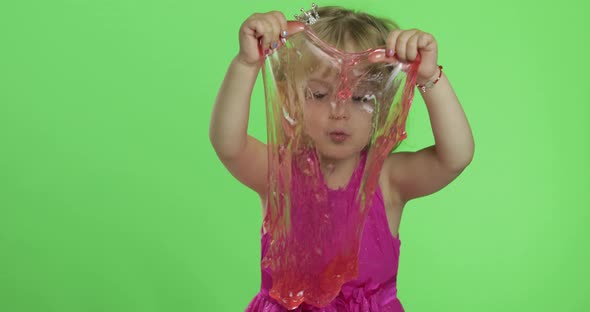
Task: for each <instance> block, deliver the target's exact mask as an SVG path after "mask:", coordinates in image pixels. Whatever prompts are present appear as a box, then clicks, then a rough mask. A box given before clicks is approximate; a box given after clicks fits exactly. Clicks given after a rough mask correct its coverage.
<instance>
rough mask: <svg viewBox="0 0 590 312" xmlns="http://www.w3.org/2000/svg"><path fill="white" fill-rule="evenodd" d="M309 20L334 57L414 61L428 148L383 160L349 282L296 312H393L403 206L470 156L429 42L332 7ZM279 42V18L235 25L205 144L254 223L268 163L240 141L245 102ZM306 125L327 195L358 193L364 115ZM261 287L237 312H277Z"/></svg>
mask: <svg viewBox="0 0 590 312" xmlns="http://www.w3.org/2000/svg"><path fill="white" fill-rule="evenodd" d="M317 13H318V14H319V19H317V21H315V20H314V23H313V24H312V23H310V24H312V25H309V26H310V27H311V28H312V30H313V31H314V32H315V33H316V34H317V35H318V36H319V37H320V38H321V39H323V40H324V41H326V42H328V43H331V44H333V45H334V46H335V47H336V48H338V49H341V50H345V51H347V52H360V51H365V50H367V49H369V48H375V47H379V46H382V47H385V48H386V51H387V52H386V53H385V55H384V56H383V57H384V58H386V59H394V58H395V59H396V60H399V61H401V62H413V61H414V60H415V59H416V58H417V56H418V54H419V55H420V57H421V62H420V65H419V68H418V74H417V85H418V90H419V91H420V93H421V95H422V97H423V99H424V102H425V103H426V106H427V109H428V113H429V116H430V121H431V125H432V130H433V134H434V139H435V144H434V145H432V146H430V147H427V148H424V149H422V150H419V151H416V152H398V153H392V154H390V155H389V156H388V157H387V158H386V159H385V161H384V163H383V166H382V167H381V171H380V172H379V173H378V175H379V178H378V187H377V190H376V192H375V194H374V199H375V200H372V201H371V204H370V207H369V212H368V215H367V219H366V222H365V224H364V230H363V233H362V242H361V248H360V254H359V274H358V276H357V278H356V279H355V280H352V281H350V282H347V283H346V284H344V285H343V286H342V288H341V292H340V293H339V295H338V296H337V297H336V298H335V299H334V300H333V302H332V303H331V304H329V305H328V306H326V307H322V308H318V307H314V306H311V305H309V304H306V303H303V304H301V305H300V306H299V307H297V309H296V311H326V312H328V311H403V307H402V304H401V302H400V301H399V299H398V298H397V288H396V277H397V265H398V257H399V248H400V244H401V241H400V239H399V234H398V229H399V225H400V220H401V215H402V211H403V207H404V206H405V204H406V203H407V202H408V201H409V200H411V199H414V198H418V197H422V196H426V195H428V194H432V193H434V192H436V191H438V190H440V189H442V188H443V187H445V186H446V185H448V184H449V183H450V182H451V181H452V180H454V179H455V178H456V177H457V176H458V175H459V174H460V173H461V172H462V171H463V170H464V169H465V167H466V166H467V165H468V164H469V163H470V162H471V159H472V157H473V151H474V142H473V137H472V134H471V129H470V127H469V125H468V122H467V120H466V117H465V115H464V113H463V110H462V108H461V105H460V103H459V101H458V99H457V97H456V95H455V93H454V92H453V90H452V88H451V85H450V83H449V80H448V79H447V77H446V76H445V74H444V73H443V72H442V67H440V66H438V63H437V61H438V60H437V44H436V41H435V39H434V37H433V36H432V35H431V34H428V33H425V32H422V31H420V30H417V29H411V30H401V29H399V28H398V27H397V26H396V25H395V23H393V22H391V21H389V20H386V19H381V18H377V17H374V16H372V15H369V14H365V13H360V12H354V11H351V10H347V9H344V8H340V7H325V8H319V9H318V10H317ZM288 36H289V29H288V24H287V20H286V18H285V16H284V15H283V14H282V13H280V12H269V13H264V14H254V15H252V16H250V17H249V18H248V19H247V20H246V21H245V22H244V23H243V24H242V26H241V28H240V32H239V41H240V51H239V53H238V54H237V56H236V57H235V58H234V59H233V61H232V63H231V65H230V67H229V69H228V71H227V74H226V77H225V79H224V82H223V84H222V86H221V88H220V91H219V94H218V96H217V99H216V102H215V107H214V109H213V114H212V119H211V127H210V139H211V143H212V145H213V147H214V148H215V151H216V152H217V155H218V156H219V158H220V160H221V161H222V162H223V164H224V165H225V166H226V168H227V169H228V170H229V171H230V172H231V174H232V175H233V176H234V177H236V178H237V179H238V180H239V181H240V182H242V183H243V184H245V185H246V186H248V187H249V188H251V189H252V190H254V191H256V192H257V193H258V194H259V196H260V198H261V201H262V209H263V215H265V214H266V207H267V199H268V194H267V191H268V181H267V178H268V167H269V166H268V153H267V147H266V145H265V144H263V143H261V142H260V141H258V140H257V139H255V138H253V137H251V136H249V135H248V134H247V127H248V116H249V106H250V95H251V92H252V89H253V87H254V83H255V81H256V77H257V75H258V72H259V70H260V69H261V65H262V62H261V58H262V57H264V55H266V54H269V53H273V50H275V49H277V48H278V47H279V46H280V45H281V42H282V41H281V40H282V39H284V38H287V37H288ZM259 45H261V46H259ZM260 51H262V54H263V55H262V56H261V53H260ZM311 116H313V117H311V118H309V120H306V122H307V123H309V125H307V127H306V129H308V132H309V133H308V135H309V136H310V137H312V138H313V140H314V144H315V148H316V149H317V152H318V157H319V160H320V168H321V171H322V173H323V174H324V181H325V183H326V185H327V186H328V188H329V189H331V190H334V191H337V190H346V189H347V188H349V187H354V186H355V185H358V182H359V176H360V175H359V174H358V172H359V171H362V170H363V167H364V162H363V153H362V151H363V149H364V147H366V146H367V144H368V140H369V133H370V131H371V128H370V120H369V119H367V118H366V114H365V113H362V112H360V111H359V110H355V109H353V108H350V107H346V106H342V107H340V106H339V107H331V108H329V106H326V107H325V108H323V109H316V110H315V111H313V114H311ZM334 129H346V131H343V130H338V131H333V130H334ZM376 174H377V173H376ZM262 232H263V233H262V234H263V236H262V256H263V257H264V254H265V252H266V250H267V248H268V237H267V236H266V234H267V233H266V229H263V231H262ZM271 286H272V280H271V279H270V276H269V275H268V274H267V272H265V271H264V270H263V272H262V285H261V290H260V292H259V293H258V294H257V295H256V297H255V298H254V299H253V300H252V302H251V303H250V305H249V306H248V308H247V310H246V311H250V312H255V311H268V312H278V311H287V309H286V308H284V307H283V306H282V305H281V304H279V303H278V302H276V301H275V300H274V299H273V298H271V297H270V296H269V289H270V288H271Z"/></svg>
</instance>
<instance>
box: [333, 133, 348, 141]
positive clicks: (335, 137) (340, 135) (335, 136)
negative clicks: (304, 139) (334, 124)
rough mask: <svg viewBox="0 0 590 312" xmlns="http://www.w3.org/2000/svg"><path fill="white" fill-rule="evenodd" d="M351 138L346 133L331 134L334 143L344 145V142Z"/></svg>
mask: <svg viewBox="0 0 590 312" xmlns="http://www.w3.org/2000/svg"><path fill="white" fill-rule="evenodd" d="M349 136H350V135H348V134H347V133H346V132H344V131H332V132H330V139H332V141H333V142H334V143H342V142H344V141H346V139H348V137H349Z"/></svg>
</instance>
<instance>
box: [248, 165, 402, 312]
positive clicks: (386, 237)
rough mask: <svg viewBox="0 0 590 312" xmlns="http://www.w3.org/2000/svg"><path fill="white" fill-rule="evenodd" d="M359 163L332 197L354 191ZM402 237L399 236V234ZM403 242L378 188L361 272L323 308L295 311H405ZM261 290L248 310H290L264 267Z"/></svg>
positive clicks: (363, 244)
mask: <svg viewBox="0 0 590 312" xmlns="http://www.w3.org/2000/svg"><path fill="white" fill-rule="evenodd" d="M360 164H361V165H359V166H357V168H356V170H355V172H354V173H353V175H352V177H351V179H350V182H349V183H348V185H347V186H346V187H344V188H342V189H338V190H332V189H330V190H329V194H328V196H329V197H332V196H334V198H337V197H341V196H343V195H344V194H349V193H350V192H354V191H355V186H358V184H359V182H360V179H361V177H362V174H361V173H362V172H363V170H364V162H362V161H361V162H360ZM261 236H262V239H261V245H262V255H261V258H263V257H264V255H265V253H266V251H267V250H268V243H269V239H268V235H267V234H266V233H265V234H263V233H262V229H261ZM398 236H399V235H398ZM400 246H401V241H400V240H399V237H398V238H396V237H393V236H392V235H391V231H390V230H389V226H388V222H387V217H386V214H385V205H384V201H383V194H382V193H381V189H380V188H379V187H377V189H376V192H375V194H374V198H373V200H372V201H371V205H370V208H369V211H368V214H367V219H366V221H365V226H364V229H363V233H362V238H361V245H360V248H361V249H360V252H359V274H358V276H357V278H356V279H354V280H352V281H349V282H347V283H345V284H344V285H343V286H342V288H341V290H340V293H339V294H338V296H337V297H336V298H335V299H334V300H333V301H332V302H331V303H330V304H329V305H328V306H325V307H323V308H318V307H314V306H311V305H309V304H307V303H303V304H301V305H300V306H299V307H297V308H296V309H295V310H292V311H314V312H336V311H338V312H341V311H346V312H403V311H404V308H403V306H402V304H401V302H400V301H399V299H398V298H397V287H396V286H397V285H396V282H397V272H398V263H399V253H400ZM261 273H262V278H261V280H262V282H261V284H262V285H261V287H260V292H259V293H258V294H257V295H256V296H255V297H254V298H253V299H252V301H251V302H250V304H249V305H248V307H247V308H246V312H282V311H288V310H287V309H286V308H284V307H283V306H282V305H280V304H279V303H278V302H276V301H275V300H274V299H273V298H271V297H270V296H269V294H268V293H269V290H270V289H271V286H272V279H271V276H270V274H269V272H267V271H266V270H265V269H263V270H262V272H261Z"/></svg>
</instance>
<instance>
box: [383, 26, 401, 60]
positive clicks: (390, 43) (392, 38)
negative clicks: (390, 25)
mask: <svg viewBox="0 0 590 312" xmlns="http://www.w3.org/2000/svg"><path fill="white" fill-rule="evenodd" d="M401 32H402V30H401V29H396V30H393V31H391V32H390V33H389V35H388V36H387V42H386V44H385V47H386V54H387V57H393V55H394V54H395V45H396V43H397V38H398V37H399V35H400V34H401Z"/></svg>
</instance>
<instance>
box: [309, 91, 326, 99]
mask: <svg viewBox="0 0 590 312" xmlns="http://www.w3.org/2000/svg"><path fill="white" fill-rule="evenodd" d="M326 95H327V93H322V92H318V91H316V92H308V93H307V98H308V99H314V100H321V99H323V98H325V97H326Z"/></svg>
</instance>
